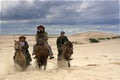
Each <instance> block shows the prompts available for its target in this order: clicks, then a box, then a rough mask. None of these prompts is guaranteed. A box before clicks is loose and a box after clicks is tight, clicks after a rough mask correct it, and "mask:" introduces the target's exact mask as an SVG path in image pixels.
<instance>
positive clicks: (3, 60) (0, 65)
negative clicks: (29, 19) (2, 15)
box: [0, 33, 120, 80]
mask: <svg viewBox="0 0 120 80" xmlns="http://www.w3.org/2000/svg"><path fill="white" fill-rule="evenodd" d="M94 34H95V33H94ZM101 35H102V37H103V34H101ZM95 36H96V35H95ZM109 36H110V35H109ZM111 36H113V35H112V34H111ZM18 37H19V36H17V35H0V54H1V55H0V80H119V79H120V76H119V75H120V38H119V39H110V40H105V41H101V42H100V43H92V44H91V43H89V42H88V41H87V40H86V38H87V37H88V36H87V34H86V35H82V36H81V35H80V36H78V35H77V36H76V35H74V36H69V37H68V38H69V39H70V40H71V41H81V43H83V44H74V54H73V55H72V58H73V60H71V67H67V65H66V64H64V65H62V64H61V65H60V64H58V62H57V47H56V39H57V38H56V37H53V38H49V40H48V43H49V44H50V45H51V47H52V50H53V53H54V56H55V58H54V59H48V65H47V70H46V71H44V70H39V69H38V68H37V66H36V63H35V60H34V59H33V60H32V62H31V65H30V66H29V67H28V68H27V70H26V71H16V70H15V68H14V62H13V55H14V52H15V51H14V40H18ZM26 37H27V41H28V43H29V46H30V48H29V51H30V54H32V49H33V45H34V44H35V36H26ZM97 37H101V36H100V34H99V36H97ZM104 37H107V36H104ZM32 58H33V57H32Z"/></svg>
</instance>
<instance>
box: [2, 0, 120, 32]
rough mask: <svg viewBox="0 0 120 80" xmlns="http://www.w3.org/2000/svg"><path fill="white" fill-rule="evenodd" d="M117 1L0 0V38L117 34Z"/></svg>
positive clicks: (119, 30)
mask: <svg viewBox="0 0 120 80" xmlns="http://www.w3.org/2000/svg"><path fill="white" fill-rule="evenodd" d="M119 4H120V2H119V0H0V5H1V8H0V34H35V33H36V28H37V26H38V25H44V26H45V28H46V31H47V32H48V33H49V34H59V33H60V31H65V32H66V34H75V33H80V32H86V31H103V32H109V33H115V34H120V26H119V20H120V16H119V15H120V13H119V11H120V9H119V7H120V6H119Z"/></svg>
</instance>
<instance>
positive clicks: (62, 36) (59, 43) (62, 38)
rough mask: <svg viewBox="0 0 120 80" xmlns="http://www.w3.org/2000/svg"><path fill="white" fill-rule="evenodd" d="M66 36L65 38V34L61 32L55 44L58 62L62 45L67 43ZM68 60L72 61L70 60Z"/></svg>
mask: <svg viewBox="0 0 120 80" xmlns="http://www.w3.org/2000/svg"><path fill="white" fill-rule="evenodd" d="M68 41H69V40H68V38H67V36H65V32H64V31H61V32H60V36H59V37H58V38H57V41H56V44H57V50H58V60H60V59H61V47H62V45H63V44H66V43H67V42H68ZM70 60H72V59H71V58H70Z"/></svg>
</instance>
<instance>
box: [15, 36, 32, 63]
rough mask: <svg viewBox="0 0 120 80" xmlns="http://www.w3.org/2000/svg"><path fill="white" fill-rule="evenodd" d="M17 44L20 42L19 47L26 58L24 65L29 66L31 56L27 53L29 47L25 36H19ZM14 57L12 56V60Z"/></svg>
mask: <svg viewBox="0 0 120 80" xmlns="http://www.w3.org/2000/svg"><path fill="white" fill-rule="evenodd" d="M19 42H20V46H21V47H22V51H23V53H24V55H25V57H26V64H27V65H29V64H30V62H31V61H32V59H31V55H30V53H29V51H28V48H29V45H28V42H27V41H26V37H25V36H20V37H19ZM15 55H16V54H15ZM15 55H14V59H15Z"/></svg>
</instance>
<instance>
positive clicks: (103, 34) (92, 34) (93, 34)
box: [72, 31, 117, 38]
mask: <svg viewBox="0 0 120 80" xmlns="http://www.w3.org/2000/svg"><path fill="white" fill-rule="evenodd" d="M112 36H117V34H112V33H106V32H99V31H88V32H83V33H76V34H73V35H72V37H88V38H89V37H95V38H99V37H112Z"/></svg>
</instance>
